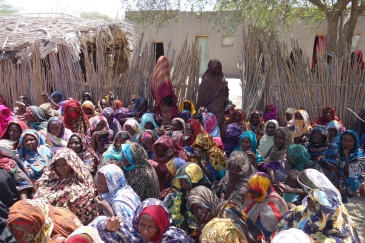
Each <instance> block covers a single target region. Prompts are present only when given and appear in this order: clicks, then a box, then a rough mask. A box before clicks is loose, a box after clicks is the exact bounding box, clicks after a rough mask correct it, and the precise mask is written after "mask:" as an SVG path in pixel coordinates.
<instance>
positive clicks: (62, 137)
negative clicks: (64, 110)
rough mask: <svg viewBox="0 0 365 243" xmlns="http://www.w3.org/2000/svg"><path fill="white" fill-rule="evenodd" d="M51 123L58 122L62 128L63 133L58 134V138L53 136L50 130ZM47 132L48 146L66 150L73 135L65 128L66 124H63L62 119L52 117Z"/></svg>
mask: <svg viewBox="0 0 365 243" xmlns="http://www.w3.org/2000/svg"><path fill="white" fill-rule="evenodd" d="M51 122H57V123H58V124H59V125H60V126H61V132H60V134H58V136H54V135H53V134H51V131H50V130H49V124H50V123H51ZM47 132H48V133H47V136H46V141H47V144H48V145H50V146H51V147H63V148H66V147H67V143H68V140H69V139H70V137H71V135H72V132H71V130H69V129H67V128H66V127H65V124H64V123H63V120H62V118H61V117H58V116H54V117H51V118H50V119H49V120H48V125H47Z"/></svg>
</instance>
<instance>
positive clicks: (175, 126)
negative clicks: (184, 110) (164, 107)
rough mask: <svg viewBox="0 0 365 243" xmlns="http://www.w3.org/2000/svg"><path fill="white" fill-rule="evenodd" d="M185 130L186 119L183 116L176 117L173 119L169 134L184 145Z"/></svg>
mask: <svg viewBox="0 0 365 243" xmlns="http://www.w3.org/2000/svg"><path fill="white" fill-rule="evenodd" d="M184 130H185V121H184V120H183V119H181V118H174V119H173V120H172V121H171V130H170V131H169V133H168V135H169V136H170V137H172V138H173V139H174V140H175V141H176V142H177V143H178V144H179V145H180V146H182V137H183V135H184Z"/></svg>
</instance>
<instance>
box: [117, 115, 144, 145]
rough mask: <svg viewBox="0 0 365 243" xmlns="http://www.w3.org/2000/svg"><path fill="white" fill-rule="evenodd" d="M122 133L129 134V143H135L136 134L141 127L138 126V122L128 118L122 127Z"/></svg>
mask: <svg viewBox="0 0 365 243" xmlns="http://www.w3.org/2000/svg"><path fill="white" fill-rule="evenodd" d="M122 130H123V131H127V132H129V134H130V135H131V136H132V137H131V141H132V142H136V141H137V136H138V133H139V132H140V131H141V126H140V125H139V123H138V121H137V120H135V119H134V118H129V119H128V120H127V121H126V122H125V123H124V125H123V127H122Z"/></svg>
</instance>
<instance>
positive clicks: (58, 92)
mask: <svg viewBox="0 0 365 243" xmlns="http://www.w3.org/2000/svg"><path fill="white" fill-rule="evenodd" d="M55 95H60V96H61V101H60V103H61V102H62V101H64V100H65V96H64V95H63V94H62V93H61V92H60V91H55V92H53V93H52V94H51V99H52V100H53V96H55Z"/></svg>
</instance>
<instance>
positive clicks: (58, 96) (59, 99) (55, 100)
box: [52, 94, 62, 104]
mask: <svg viewBox="0 0 365 243" xmlns="http://www.w3.org/2000/svg"><path fill="white" fill-rule="evenodd" d="M61 99H62V96H61V95H59V94H56V95H54V96H52V100H53V101H54V102H55V103H56V104H58V103H60V102H61Z"/></svg>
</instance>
